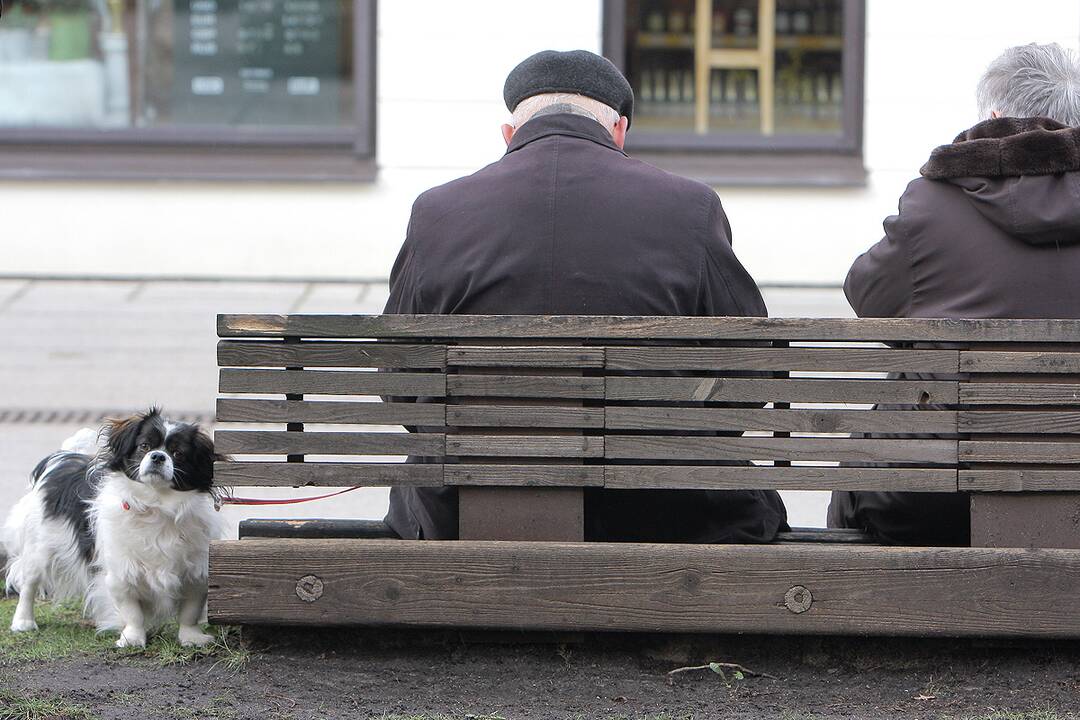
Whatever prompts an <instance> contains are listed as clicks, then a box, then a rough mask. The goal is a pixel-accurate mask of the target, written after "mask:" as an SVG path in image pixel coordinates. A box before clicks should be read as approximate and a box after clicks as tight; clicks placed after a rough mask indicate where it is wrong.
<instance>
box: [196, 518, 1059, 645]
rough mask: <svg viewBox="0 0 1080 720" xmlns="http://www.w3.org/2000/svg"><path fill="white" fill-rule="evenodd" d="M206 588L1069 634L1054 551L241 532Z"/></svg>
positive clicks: (288, 616)
mask: <svg viewBox="0 0 1080 720" xmlns="http://www.w3.org/2000/svg"><path fill="white" fill-rule="evenodd" d="M308 575H315V576H317V577H318V579H319V580H320V581H321V582H320V586H321V590H322V591H321V595H320V596H319V597H318V598H317V599H315V600H314V601H313V602H305V601H303V600H301V599H300V597H298V594H297V582H298V580H299V579H300V578H303V577H305V576H308ZM799 587H802V588H807V589H809V592H810V593H811V595H810V597H806V596H805V595H804V596H803V597H804V599H805V600H808V601H809V603H808V605H809V607H808V609H806V610H805V611H804V612H799V613H796V612H793V611H792V610H789V609H788V605H789V604H790V603H785V596H788V594H789V592H790V591H792V589H793V588H799ZM1032 588H1038V589H1039V591H1038V596H1037V597H1035V596H1033V595H1032ZM209 591H210V599H209V617H210V620H211V621H212V622H214V623H220V624H267V623H270V624H274V623H278V624H290V625H369V626H419V627H440V626H441V627H478V628H501V629H514V630H525V629H530V630H577V631H584V630H598V631H599V630H629V631H648V632H693V633H725V632H731V633H763V632H768V633H790V634H836V635H858V634H881V635H941V636H999V637H1014V636H1028V637H1080V616H1078V614H1077V613H1076V609H1075V604H1076V603H1075V600H1076V597H1077V594H1078V593H1080V555H1078V554H1077V553H1075V552H1069V551H1063V550H1019V551H1018V550H1007V549H1005V550H988V549H982V548H890V547H865V546H845V547H837V546H830V545H807V546H792V545H774V546H769V545H766V546H720V545H659V544H657V545H642V544H629V543H627V544H607V543H536V542H482V541H458V542H426V541H419V542H418V541H407V540H262V539H257V538H253V539H249V540H243V541H233V542H215V543H213V544H212V545H211V548H210V583H209ZM308 597H310V593H308ZM800 607H801V606H800Z"/></svg>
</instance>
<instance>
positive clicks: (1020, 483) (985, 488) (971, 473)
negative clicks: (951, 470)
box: [959, 468, 1080, 492]
mask: <svg viewBox="0 0 1080 720" xmlns="http://www.w3.org/2000/svg"><path fill="white" fill-rule="evenodd" d="M959 485H960V489H961V490H968V491H981V492H1067V491H1073V492H1075V491H1078V490H1080V470H1069V469H1067V468H1061V469H1055V470H1024V469H1013V468H1010V469H1001V470H997V469H995V470H961V471H960V477H959Z"/></svg>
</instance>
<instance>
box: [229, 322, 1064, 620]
mask: <svg viewBox="0 0 1080 720" xmlns="http://www.w3.org/2000/svg"><path fill="white" fill-rule="evenodd" d="M218 329H219V335H220V336H221V338H222V340H221V342H220V343H219V345H218V360H219V364H220V366H221V378H220V390H221V393H222V394H223V395H225V396H224V397H222V398H221V399H219V401H218V408H217V418H218V421H219V423H220V425H219V426H218V428H217V431H216V442H217V447H218V450H219V451H220V452H223V453H227V454H229V455H231V456H233V460H232V461H230V462H222V463H219V464H218V466H217V468H216V477H217V481H218V482H219V483H220V484H223V485H226V486H233V487H237V486H244V485H256V486H278V487H280V486H289V487H302V486H346V487H347V486H354V485H364V486H394V485H413V486H431V487H440V486H456V487H458V488H459V489H460V490H459V492H460V514H461V519H460V533H461V538H462V539H461V540H457V541H410V540H392V539H386V538H378V537H376V538H371V537H370V535H365V534H364V533H359V535H358V536H357V535H354V536H353V537H343V538H321V539H320V538H319V537H314V538H313V537H306V538H305V537H300V536H294V537H291V538H275V537H251V538H246V539H243V540H240V541H230V542H218V543H215V544H214V545H213V546H212V547H211V553H210V566H211V568H210V596H209V617H210V619H211V621H212V622H215V623H252V624H275V623H276V624H292V625H304V624H315V625H335V624H348V625H368V626H422V627H469V628H489V629H534V630H559V631H577V630H626V631H662V632H736V633H743V632H753V633H805V634H864V633H866V634H888V635H954V636H964V635H975V636H1042V637H1080V549H1078V548H1080V321H1068V320H1013V321H1010V320H982V321H962V320H803V319H754V318H670V317H636V318H635V317H515V316H430V315H429V316H335V315H318V316H316V315H304V316H300V315H292V316H277V315H273V316H268V315H223V316H220V317H219V319H218ZM887 373H892V374H893V375H892V376H891V377H886V374H887ZM898 373H903V374H905V375H903V376H901V377H897V376H896V374H898ZM380 397H382V398H389V399H390V400H391V401H389V402H387V401H383V400H381V399H380ZM415 397H422V398H425V399H427V400H428V401H427V402H412V401H411V400H412V398H415ZM873 404H879V405H884V406H893V407H895V408H901V409H873V408H872V405H873ZM253 423H258V424H262V423H270V424H273V425H272V426H271V428H266V427H262V428H260V429H253V428H252V427H251V424H253ZM230 424H233V425H232V426H230ZM402 425H406V426H413V427H415V428H419V429H420V430H421V431H419V432H412V433H407V432H405V431H404V429H403V428H402V427H401V426H402ZM706 431H726V433H727V434H726V435H717V434H716V433H715V432H714V433H713V434H711V435H710V434H707V433H706ZM735 431H740V432H744V433H746V434H745V435H742V436H732V433H733V432H735ZM882 434H891V435H894V437H880V435H882ZM905 434H908V435H910V434H920V435H921V437H895V435H905ZM866 435H869V436H866ZM875 435H876V436H875ZM405 455H415V456H424V457H427V458H429V460H430V462H428V463H426V464H406V463H404V462H402V461H403V460H404V458H403V456H405ZM747 461H749V463H748V462H747ZM718 462H724V463H729V464H726V465H725V464H717V463H718ZM661 463H662V464H661ZM737 463H743V464H741V465H740V464H737ZM588 487H604V488H639V489H640V488H706V489H734V488H775V489H778V490H835V489H846V490H907V491H923V492H943V493H952V492H964V493H969V494H970V497H971V520H972V532H971V544H972V547H965V548H908V547H882V546H875V545H867V544H865V543H862V544H854V543H839V544H838V543H815V542H800V541H803V540H813V539H814V533H812V532H809V533H807V532H802V533H796V534H795V535H793V536H789V537H788V538H786V540H788V542H783V543H778V544H770V545H756V546H751V545H741V546H721V545H671V544H663V545H661V544H615V543H586V542H581V540H582V538H583V535H582V532H583V531H582V527H583V526H582V516H583V509H582V507H583V506H582V496H583V491H582V489H583V488H588ZM327 502H333V501H332V500H331V501H327ZM258 534H263V535H265V534H268V533H266V532H262V533H258ZM343 534H344V535H349V533H348V532H345V533H343ZM316 535H319V533H316ZM843 535H844V534H843V533H840V534H839V536H840V537H841V539H843ZM854 535H855V536H857V535H858V533H854ZM829 537H830V539H833V540H835V539H837V534H836V533H832V534H830V535H829ZM852 539H856V540H858V539H863V540H865V538H859V537H853V538H852Z"/></svg>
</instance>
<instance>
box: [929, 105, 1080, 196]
mask: <svg viewBox="0 0 1080 720" xmlns="http://www.w3.org/2000/svg"><path fill="white" fill-rule="evenodd" d="M1074 170H1080V128H1070V127H1068V126H1066V125H1062V124H1061V123H1059V122H1058V121H1056V120H1051V119H1050V118H1042V117H1036V118H1009V117H1006V118H997V119H994V120H986V121H985V122H981V123H979V124H978V125H976V126H975V127H973V128H971V129H970V130H965V131H964V132H962V133H960V134H959V135H957V136H956V139H955V140H953V142H952V144H951V145H942V146H941V147H939V148H937V149H936V150H934V152H932V153H931V154H930V160H928V161H927V163H926V164H925V165H923V166H922V170H921V171H920V172H921V173H922V175H923V177H927V178H930V179H932V180H944V179H947V178H958V177H1018V176H1021V175H1053V174H1056V173H1063V172H1072V171H1074Z"/></svg>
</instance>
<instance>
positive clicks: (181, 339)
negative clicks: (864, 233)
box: [0, 280, 850, 525]
mask: <svg viewBox="0 0 1080 720" xmlns="http://www.w3.org/2000/svg"><path fill="white" fill-rule="evenodd" d="M386 296H387V288H386V286H385V285H384V284H381V283H379V284H372V283H367V284H356V285H348V284H325V283H247V282H221V283H217V282H162V281H146V282H134V281H133V282H85V281H70V282H69V281H53V280H49V281H17V280H4V281H0V337H2V338H3V343H2V344H0V516H2V515H6V513H7V509H8V507H10V505H11V504H12V503H13V502H14V501H15V500H16V499H18V497H19V496H21V495H22V493H23V492H24V491H25V489H26V478H27V474H28V473H29V471H30V469H31V468H33V467H34V465H35V464H36V463H37V461H38V460H39V459H40V458H41V457H43V456H44V455H46V454H48V453H49V452H51V451H52V450H54V449H55V448H57V447H58V446H59V444H60V442H62V441H63V439H64V438H66V437H67V436H68V435H70V434H71V433H73V432H74V431H76V430H78V429H79V428H81V427H84V426H85V425H93V424H95V423H96V418H98V417H100V416H101V415H102V414H127V413H130V412H133V411H135V410H138V409H143V408H146V407H148V406H149V405H151V404H159V405H161V406H162V407H163V408H165V410H166V412H167V413H168V414H169V415H171V416H174V417H180V418H183V419H188V420H196V421H200V422H203V423H204V424H207V425H208V424H209V423H210V422H211V420H212V418H213V412H214V399H215V396H216V394H217V360H216V356H215V352H214V347H215V344H216V343H217V334H216V329H215V319H216V315H217V314H218V313H222V312H236V313H243V312H257V313H299V312H309V313H330V312H336V313H378V312H380V311H381V310H382V308H383V305H384V304H385V302H386ZM765 296H766V301H767V303H768V305H769V309H770V312H771V314H773V315H774V316H789V317H790V316H802V317H814V316H818V317H825V316H831V317H836V316H846V315H850V310H849V309H848V308H847V304H846V303H845V302H844V299H843V295H842V293H841V292H840V290H839V289H766V290H765ZM259 492H260V493H261V494H263V495H264V496H274V495H275V494H276V495H278V496H289V495H295V494H297V493H298V492H299V493H303V492H305V491H293V490H288V489H287V490H282V491H271V490H266V491H259ZM244 494H256V492H255V491H251V492H248V491H247V490H245V492H244ZM310 494H314V493H310ZM825 496H826V493H785V499H786V501H787V502H788V506H789V510H790V512H791V515H792V522H793V523H794V524H799V525H823V524H824V506H825V502H826V500H825ZM386 498H387V491H386V490H383V489H365V490H360V491H357V492H354V493H350V494H349V495H347V496H345V497H343V498H339V499H337V500H333V501H324V502H319V503H315V504H312V505H306V506H305V505H300V506H293V507H286V508H277V509H274V508H255V509H254V510H251V509H245V508H228V509H226V510H225V512H227V513H228V514H229V518H230V520H231V521H236V520H238V519H239V518H240V517H241V516H247V515H250V514H252V513H255V514H257V515H259V516H261V517H271V516H278V517H304V516H310V515H317V516H321V517H363V518H380V517H382V515H383V513H384V512H385V508H386Z"/></svg>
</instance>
